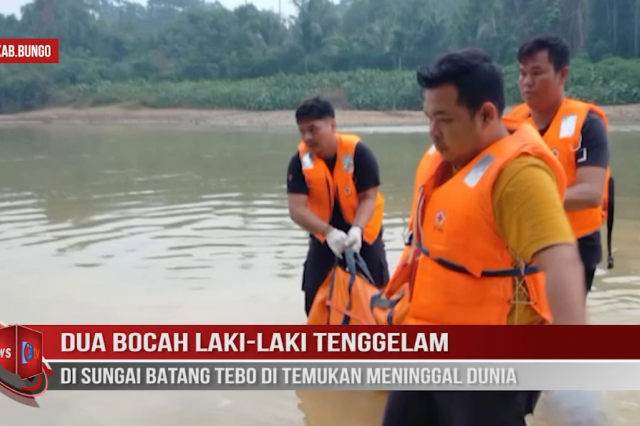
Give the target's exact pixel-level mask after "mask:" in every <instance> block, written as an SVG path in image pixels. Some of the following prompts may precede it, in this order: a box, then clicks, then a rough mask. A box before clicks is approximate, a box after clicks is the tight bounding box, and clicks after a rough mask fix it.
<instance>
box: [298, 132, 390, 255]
mask: <svg viewBox="0 0 640 426" xmlns="http://www.w3.org/2000/svg"><path fill="white" fill-rule="evenodd" d="M337 136H338V152H337V156H336V164H335V166H334V167H333V173H331V172H330V171H329V167H327V164H326V163H325V161H324V160H323V159H322V158H319V157H317V156H315V155H313V154H312V153H311V152H309V149H308V148H307V145H306V144H305V143H304V142H300V143H299V145H298V153H299V155H300V162H301V163H302V173H303V174H304V177H305V180H306V182H307V187H308V188H309V198H308V201H307V206H308V207H309V209H310V210H311V211H312V212H313V213H314V214H315V215H316V216H318V217H319V218H320V219H322V220H324V221H326V222H329V221H330V220H331V214H332V213H333V206H334V203H335V200H336V197H337V199H338V201H339V203H340V210H341V211H342V215H343V216H344V219H345V220H346V221H347V222H348V223H349V224H353V221H354V220H355V216H356V210H357V209H358V203H359V200H358V193H357V191H356V187H355V183H354V180H353V171H354V165H355V163H354V156H355V151H356V145H357V144H358V143H359V142H360V137H359V136H357V135H349V134H340V133H339V134H337ZM383 215H384V197H383V196H382V193H381V192H378V198H377V200H376V209H375V212H374V214H373V216H372V217H371V219H370V220H369V222H368V223H367V224H366V225H365V226H364V229H363V233H362V238H363V240H365V241H366V242H367V243H369V244H371V243H373V242H374V241H375V240H376V238H378V236H379V235H380V229H381V227H382V216H383ZM315 236H316V238H318V240H320V241H321V242H324V239H325V238H324V235H322V234H321V233H318V234H315Z"/></svg>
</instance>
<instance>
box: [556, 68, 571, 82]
mask: <svg viewBox="0 0 640 426" xmlns="http://www.w3.org/2000/svg"><path fill="white" fill-rule="evenodd" d="M558 73H559V74H560V81H561V82H562V84H565V83H566V82H567V79H568V78H569V66H565V67H562V68H560V71H559V72H558Z"/></svg>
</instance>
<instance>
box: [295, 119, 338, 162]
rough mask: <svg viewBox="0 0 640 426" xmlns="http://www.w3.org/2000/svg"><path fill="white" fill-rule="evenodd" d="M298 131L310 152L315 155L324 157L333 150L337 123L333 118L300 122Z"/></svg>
mask: <svg viewBox="0 0 640 426" xmlns="http://www.w3.org/2000/svg"><path fill="white" fill-rule="evenodd" d="M298 129H299V130H300V136H302V140H303V141H304V143H305V144H307V147H308V148H309V150H310V151H311V152H312V153H313V154H316V155H322V154H323V153H326V152H327V151H329V150H330V148H331V144H332V143H333V140H334V134H335V129H336V121H335V119H333V118H325V119H318V120H312V119H309V120H301V121H300V122H298Z"/></svg>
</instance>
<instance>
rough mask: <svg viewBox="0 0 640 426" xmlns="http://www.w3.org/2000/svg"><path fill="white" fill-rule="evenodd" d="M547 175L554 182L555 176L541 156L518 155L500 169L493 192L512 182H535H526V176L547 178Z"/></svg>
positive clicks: (534, 183)
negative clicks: (524, 176) (523, 176)
mask: <svg viewBox="0 0 640 426" xmlns="http://www.w3.org/2000/svg"><path fill="white" fill-rule="evenodd" d="M522 174H524V175H526V176H527V179H523V178H522ZM547 176H548V177H549V178H550V179H551V181H552V182H554V183H555V181H556V176H555V174H554V173H553V170H551V167H549V165H548V164H547V163H546V162H545V161H544V160H543V159H542V158H539V157H536V156H533V155H520V156H518V157H516V158H514V159H513V160H511V161H510V162H509V163H507V164H506V165H505V166H504V167H503V169H502V170H501V171H500V173H499V174H498V177H497V178H496V182H495V185H494V193H499V192H500V190H501V189H504V188H506V186H508V185H509V184H510V183H512V182H515V183H516V184H517V185H521V184H532V185H536V182H528V180H529V179H528V178H529V177H543V178H545V179H544V180H548V179H546V177H547Z"/></svg>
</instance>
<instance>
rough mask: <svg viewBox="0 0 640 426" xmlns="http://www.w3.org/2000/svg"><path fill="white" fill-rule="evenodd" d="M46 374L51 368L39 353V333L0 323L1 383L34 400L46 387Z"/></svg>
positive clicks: (40, 336)
mask: <svg viewBox="0 0 640 426" xmlns="http://www.w3.org/2000/svg"><path fill="white" fill-rule="evenodd" d="M47 374H50V375H51V374H52V371H51V368H50V367H49V366H48V365H47V363H46V361H45V359H44V357H43V356H42V333H40V332H39V331H36V330H32V329H30V328H27V327H23V326H20V325H14V326H7V325H6V324H2V323H0V386H2V387H4V388H6V389H8V390H9V391H11V392H13V393H14V394H16V395H18V396H20V397H23V398H28V399H30V400H33V399H34V398H35V397H36V396H39V395H42V394H43V393H44V392H45V391H46V390H47V385H48V380H47V376H46V375H47ZM30 405H31V404H30Z"/></svg>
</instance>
